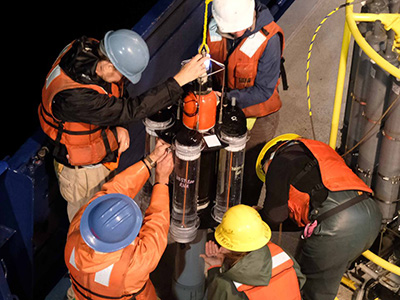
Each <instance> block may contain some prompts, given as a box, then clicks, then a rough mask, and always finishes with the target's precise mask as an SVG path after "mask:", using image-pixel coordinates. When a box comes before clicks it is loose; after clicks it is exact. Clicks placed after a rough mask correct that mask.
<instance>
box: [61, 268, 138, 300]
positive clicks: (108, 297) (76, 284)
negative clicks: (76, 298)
mask: <svg viewBox="0 0 400 300" xmlns="http://www.w3.org/2000/svg"><path fill="white" fill-rule="evenodd" d="M69 277H70V278H71V282H72V284H73V285H74V287H75V290H77V291H78V292H79V294H81V296H82V297H84V298H85V299H87V300H92V298H90V297H89V296H86V295H85V294H84V293H83V292H82V291H81V289H82V290H84V291H86V292H88V293H90V294H92V295H94V296H96V297H100V298H104V299H116V300H117V299H124V298H126V297H131V298H128V299H127V300H135V299H136V296H138V295H139V294H140V293H141V292H143V290H144V288H145V287H146V283H145V284H144V285H143V287H142V288H141V289H140V290H139V291H137V292H136V293H132V294H127V295H122V296H120V297H111V296H104V295H100V294H97V293H95V292H92V291H91V290H89V289H87V288H85V287H84V286H82V285H81V284H80V283H79V282H78V281H76V280H75V278H74V277H72V275H71V273H69Z"/></svg>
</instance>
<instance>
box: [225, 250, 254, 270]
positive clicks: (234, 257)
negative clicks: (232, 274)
mask: <svg viewBox="0 0 400 300" xmlns="http://www.w3.org/2000/svg"><path fill="white" fill-rule="evenodd" d="M249 253H250V252H236V251H232V250H231V251H229V253H226V254H224V255H225V258H224V266H225V268H226V269H230V268H232V267H233V266H234V265H236V264H237V263H238V262H239V261H240V260H241V259H242V258H243V257H245V256H246V255H247V254H249Z"/></svg>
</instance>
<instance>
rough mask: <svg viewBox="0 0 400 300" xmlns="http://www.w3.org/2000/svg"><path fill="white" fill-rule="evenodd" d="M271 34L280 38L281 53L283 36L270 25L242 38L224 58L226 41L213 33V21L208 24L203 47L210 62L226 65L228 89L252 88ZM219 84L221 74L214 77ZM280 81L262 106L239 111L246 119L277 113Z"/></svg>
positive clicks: (275, 26)
mask: <svg viewBox="0 0 400 300" xmlns="http://www.w3.org/2000/svg"><path fill="white" fill-rule="evenodd" d="M275 34H279V35H280V38H281V45H282V48H281V49H282V52H283V49H284V47H285V41H284V34H283V31H282V29H281V28H280V27H279V26H278V25H277V24H276V23H275V22H271V23H269V24H268V25H266V26H264V27H263V29H262V30H260V31H258V32H256V33H254V34H253V35H251V36H249V37H246V38H244V39H243V40H242V41H241V42H240V43H239V45H238V46H237V47H236V48H235V50H233V52H232V53H231V54H230V55H229V57H228V51H227V47H226V44H227V40H226V38H225V37H222V36H221V35H220V34H219V33H218V32H217V24H216V22H215V20H214V19H211V20H210V23H209V27H208V32H207V45H208V46H209V48H210V55H211V57H212V58H213V59H215V60H217V61H219V62H221V63H224V64H225V65H227V69H226V70H225V72H226V75H225V76H226V77H227V78H226V82H227V86H228V87H229V88H230V89H239V90H240V89H244V88H247V87H251V86H253V85H254V81H255V78H256V75H257V68H258V61H259V59H260V58H261V56H262V54H263V53H264V50H265V48H266V47H267V44H268V41H269V39H270V38H271V37H272V36H274V35H275ZM217 75H218V77H217V78H218V79H219V81H220V83H221V81H222V74H221V72H219V73H217ZM279 83H280V80H279V79H278V82H277V83H276V86H275V89H274V92H273V94H272V96H271V97H270V98H269V99H265V101H264V102H262V103H259V104H255V105H251V106H249V107H246V108H244V109H243V112H244V113H245V115H246V117H263V116H266V115H269V114H271V113H273V112H276V111H278V110H279V109H280V108H281V106H282V102H281V99H280V97H279V93H278V86H279Z"/></svg>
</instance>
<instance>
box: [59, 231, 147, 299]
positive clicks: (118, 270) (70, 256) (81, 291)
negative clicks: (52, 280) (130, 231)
mask: <svg viewBox="0 0 400 300" xmlns="http://www.w3.org/2000/svg"><path fill="white" fill-rule="evenodd" d="M69 239H71V240H72V241H73V244H75V243H84V242H83V241H82V238H81V237H80V233H79V231H77V232H76V233H74V234H73V235H71V236H70V237H69ZM68 245H69V243H67V246H66V249H65V255H66V257H65V259H66V262H67V267H68V269H69V272H70V277H71V280H72V283H73V288H74V292H75V294H76V295H78V298H77V299H82V298H84V299H93V300H104V299H124V300H125V299H134V296H136V295H138V294H139V293H141V292H142V291H143V290H144V289H145V286H146V285H144V286H143V287H142V288H141V289H140V290H139V291H137V292H135V293H129V292H127V291H126V288H125V282H124V277H125V274H126V272H127V270H128V267H129V263H130V261H131V257H132V254H133V252H134V250H135V246H134V244H131V245H129V246H127V247H126V248H125V249H124V250H121V253H120V256H119V257H118V256H117V257H116V258H115V261H110V265H108V266H107V267H104V268H103V269H101V270H98V271H96V272H94V273H86V272H85V271H82V270H79V268H78V267H77V264H76V261H75V258H76V248H75V247H73V248H72V249H71V248H70V246H68ZM81 255H82V254H81ZM110 255H115V254H110Z"/></svg>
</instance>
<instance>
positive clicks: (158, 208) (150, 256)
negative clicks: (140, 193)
mask: <svg viewBox="0 0 400 300" xmlns="http://www.w3.org/2000/svg"><path fill="white" fill-rule="evenodd" d="M173 166H174V163H173V158H172V152H169V153H168V154H166V155H165V156H164V157H163V158H161V159H159V160H158V162H157V167H156V174H155V182H156V183H155V184H154V186H153V192H152V195H151V199H150V205H149V207H148V208H147V210H146V213H145V216H144V219H143V225H142V228H141V229H140V232H139V235H138V237H137V238H136V241H135V243H137V246H136V250H135V264H137V265H141V266H142V268H145V269H146V270H147V271H148V272H149V273H150V272H152V271H153V270H154V269H155V268H156V266H157V264H158V262H159V260H160V259H161V256H162V254H163V252H164V250H165V248H166V247H167V242H168V230H169V224H170V213H169V190H168V182H169V175H170V174H171V172H172V170H173Z"/></svg>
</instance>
